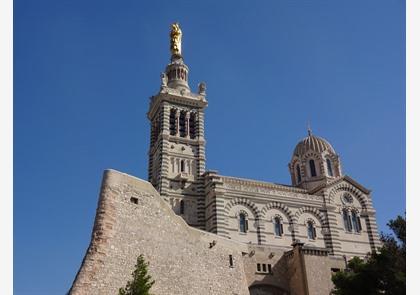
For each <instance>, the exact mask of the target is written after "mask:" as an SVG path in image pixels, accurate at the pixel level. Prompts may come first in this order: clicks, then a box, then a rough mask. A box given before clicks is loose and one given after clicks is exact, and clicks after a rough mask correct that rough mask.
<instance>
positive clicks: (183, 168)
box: [181, 160, 185, 172]
mask: <svg viewBox="0 0 420 295" xmlns="http://www.w3.org/2000/svg"><path fill="white" fill-rule="evenodd" d="M181 172H185V162H184V160H181Z"/></svg>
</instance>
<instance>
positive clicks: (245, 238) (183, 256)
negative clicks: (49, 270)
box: [69, 23, 381, 295]
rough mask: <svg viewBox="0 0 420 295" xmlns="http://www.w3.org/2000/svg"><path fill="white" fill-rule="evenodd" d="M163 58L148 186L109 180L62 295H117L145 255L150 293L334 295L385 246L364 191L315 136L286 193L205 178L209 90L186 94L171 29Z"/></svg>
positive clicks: (301, 147) (110, 176) (178, 43)
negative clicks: (346, 276) (341, 274)
mask: <svg viewBox="0 0 420 295" xmlns="http://www.w3.org/2000/svg"><path fill="white" fill-rule="evenodd" d="M170 52H171V56H170V62H169V64H168V65H167V66H166V69H165V71H164V72H163V73H162V74H161V78H160V90H159V91H158V93H156V94H155V95H154V96H152V97H151V98H150V102H149V104H150V105H149V111H148V113H147V117H148V119H149V120H150V126H151V128H150V147H149V159H148V166H149V169H148V180H147V181H145V180H141V179H138V178H136V177H134V176H130V175H127V174H124V173H122V172H118V171H115V170H111V169H109V170H107V171H105V172H104V177H103V182H102V186H101V193H100V197H99V203H98V209H97V213H96V218H95V225H94V228H93V231H92V239H91V243H90V245H89V247H88V250H87V252H86V256H85V258H84V260H83V262H82V265H81V268H80V270H79V272H78V274H77V276H76V279H75V281H74V283H73V286H72V287H71V289H70V292H69V293H70V294H117V292H118V288H119V287H122V286H123V285H125V282H126V281H127V280H128V279H129V278H130V274H131V272H132V270H133V267H134V264H135V260H136V258H137V256H138V255H141V254H142V255H144V256H145V258H146V260H148V261H149V268H150V273H151V275H152V277H153V278H154V279H155V281H156V283H155V285H154V286H153V289H152V291H153V294H267V295H269V294H297V295H301V294H302V295H303V294H329V293H330V291H331V290H332V288H333V285H332V283H331V274H332V273H334V272H335V271H338V270H343V269H345V268H346V265H347V261H348V260H349V259H351V258H352V257H355V256H358V257H362V258H363V257H366V255H368V254H369V253H370V252H372V251H375V250H376V249H378V248H379V247H380V246H381V245H380V239H379V235H378V230H377V224H376V218H375V210H374V208H373V204H372V199H371V195H370V192H371V191H370V190H369V189H367V188H365V187H364V186H363V185H361V184H360V183H358V182H357V181H356V180H354V179H353V178H352V177H350V176H348V175H346V174H345V171H343V170H342V167H341V159H340V157H339V155H338V154H337V152H336V151H335V149H334V148H333V146H332V144H331V143H329V142H328V141H327V140H326V139H324V138H322V137H320V136H318V135H317V134H313V133H312V131H311V130H308V134H307V136H306V137H305V138H303V139H302V140H301V141H299V142H298V143H297V144H296V147H295V149H294V150H293V151H291V155H290V162H289V164H288V168H289V172H290V178H291V184H277V183H270V182H263V181H257V180H252V179H244V178H238V177H234V176H227V175H220V174H219V173H218V172H217V171H209V170H206V144H207V143H206V140H205V110H206V108H207V106H208V101H207V97H206V84H205V83H203V82H202V83H200V84H199V85H198V89H197V90H196V91H195V90H192V89H191V88H190V85H189V83H188V77H189V74H190V70H189V68H188V66H187V65H186V63H185V61H184V56H183V55H182V31H181V28H180V26H179V24H177V23H175V24H173V25H172V27H171V32H170ZM208 144H209V145H212V144H215V143H212V142H209V143H208Z"/></svg>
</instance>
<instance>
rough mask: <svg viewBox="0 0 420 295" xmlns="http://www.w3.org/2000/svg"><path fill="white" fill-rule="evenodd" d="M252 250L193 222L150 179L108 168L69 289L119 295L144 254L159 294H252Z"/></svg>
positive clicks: (90, 293)
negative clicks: (248, 270)
mask: <svg viewBox="0 0 420 295" xmlns="http://www.w3.org/2000/svg"><path fill="white" fill-rule="evenodd" d="M211 242H213V244H214V243H215V245H214V246H213V247H210V243H211ZM247 251H248V249H247V245H244V244H241V243H237V242H234V241H230V240H228V239H225V238H222V237H219V236H216V235H214V234H211V233H207V232H203V231H200V230H197V229H194V228H191V227H189V226H188V225H187V224H186V223H185V221H184V220H183V219H182V218H181V217H179V216H177V215H175V214H174V212H173V211H172V210H171V209H170V207H169V206H168V204H167V203H166V202H165V201H163V199H162V198H161V197H160V196H159V194H158V193H157V192H156V190H155V189H154V188H153V187H152V185H151V184H150V183H149V182H146V181H143V180H140V179H137V178H135V177H132V176H129V175H127V174H123V173H120V172H117V171H113V170H107V171H105V173H104V177H103V182H102V188H101V193H100V198H99V203H98V209H97V213H96V219H95V224H94V228H93V232H92V239H91V243H90V245H89V248H88V250H87V253H86V256H85V258H84V260H83V262H82V265H81V268H80V270H79V272H78V274H77V276H76V279H75V281H74V283H73V286H72V288H71V290H70V292H69V294H72V295H79V294H80V295H82V294H89V295H93V294H101V295H106V294H117V293H118V289H119V288H120V287H123V286H125V284H126V282H127V280H129V279H131V272H132V271H133V270H134V265H135V263H136V259H137V257H138V256H139V255H140V254H143V255H144V256H145V259H146V260H147V261H148V262H149V263H150V265H149V273H150V274H151V276H152V277H153V278H154V279H155V280H156V283H155V285H154V286H153V288H152V293H153V294H155V295H159V294H237V295H239V294H249V291H248V282H247V280H246V275H245V271H244V264H243V259H242V253H243V252H244V253H245V252H247ZM229 255H232V259H233V266H230V259H229Z"/></svg>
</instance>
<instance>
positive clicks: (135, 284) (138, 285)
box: [118, 255, 155, 295]
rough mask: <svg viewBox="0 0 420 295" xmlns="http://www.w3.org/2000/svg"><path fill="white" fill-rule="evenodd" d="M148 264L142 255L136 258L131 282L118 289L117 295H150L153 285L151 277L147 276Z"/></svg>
mask: <svg viewBox="0 0 420 295" xmlns="http://www.w3.org/2000/svg"><path fill="white" fill-rule="evenodd" d="M148 265H149V263H147V262H146V261H145V260H144V257H143V255H140V256H139V257H138V258H137V263H136V269H135V270H134V271H133V273H132V276H133V280H132V281H128V282H127V285H126V286H125V288H120V290H119V292H118V294H119V295H150V293H149V290H150V288H152V286H153V284H154V283H155V281H154V280H152V277H151V276H150V275H148V274H147V272H148V270H147V267H148Z"/></svg>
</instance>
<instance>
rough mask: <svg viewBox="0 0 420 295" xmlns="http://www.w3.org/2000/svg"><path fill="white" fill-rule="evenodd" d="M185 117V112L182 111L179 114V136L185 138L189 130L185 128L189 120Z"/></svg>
mask: <svg viewBox="0 0 420 295" xmlns="http://www.w3.org/2000/svg"><path fill="white" fill-rule="evenodd" d="M185 115H186V113H185V111H181V113H180V114H179V136H181V137H185V136H186V135H187V130H186V128H185V127H186V125H185V124H186V122H187V120H186V119H185Z"/></svg>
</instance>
